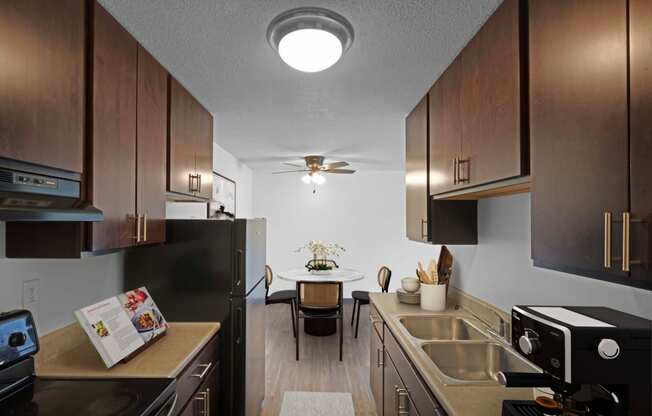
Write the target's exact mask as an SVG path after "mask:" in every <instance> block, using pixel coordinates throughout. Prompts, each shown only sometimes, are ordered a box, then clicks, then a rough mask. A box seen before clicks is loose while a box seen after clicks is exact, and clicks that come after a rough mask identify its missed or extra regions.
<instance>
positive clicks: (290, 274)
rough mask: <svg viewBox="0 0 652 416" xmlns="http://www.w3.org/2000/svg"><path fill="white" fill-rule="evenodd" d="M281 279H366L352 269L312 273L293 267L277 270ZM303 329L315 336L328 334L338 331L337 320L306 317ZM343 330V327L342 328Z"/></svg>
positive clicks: (332, 280) (343, 280)
mask: <svg viewBox="0 0 652 416" xmlns="http://www.w3.org/2000/svg"><path fill="white" fill-rule="evenodd" d="M276 275H277V276H278V277H279V279H283V280H287V281H290V282H299V281H303V282H342V283H347V282H354V281H356V280H362V279H364V274H363V273H361V272H359V271H357V270H352V269H335V270H333V271H332V272H331V273H329V274H321V275H318V274H312V273H310V272H309V271H308V270H306V269H305V268H304V269H292V270H286V271H283V272H277V273H276ZM303 330H304V332H305V333H306V334H309V335H314V336H319V337H323V336H328V335H333V334H335V333H336V332H337V322H336V320H335V319H311V318H308V317H306V318H305V319H304V325H303ZM342 330H343V329H342Z"/></svg>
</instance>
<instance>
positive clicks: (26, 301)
mask: <svg viewBox="0 0 652 416" xmlns="http://www.w3.org/2000/svg"><path fill="white" fill-rule="evenodd" d="M38 287H39V279H32V280H26V281H24V282H23V308H28V309H30V310H36V309H37V306H38V302H39V290H38Z"/></svg>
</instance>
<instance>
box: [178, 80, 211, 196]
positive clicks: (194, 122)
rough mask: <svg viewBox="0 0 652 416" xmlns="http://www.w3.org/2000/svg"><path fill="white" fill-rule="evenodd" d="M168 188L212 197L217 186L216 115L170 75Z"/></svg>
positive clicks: (191, 194) (188, 193) (183, 192)
mask: <svg viewBox="0 0 652 416" xmlns="http://www.w3.org/2000/svg"><path fill="white" fill-rule="evenodd" d="M169 88H170V93H169V98H170V99H169V104H168V105H169V117H170V119H169V123H170V124H169V131H168V134H169V136H168V191H170V192H175V193H178V194H184V195H190V196H196V197H200V198H205V199H208V198H210V197H211V195H212V192H213V189H212V182H213V116H212V115H211V114H210V113H209V112H208V111H206V110H205V109H204V107H202V105H201V104H199V102H198V101H197V100H196V99H195V98H194V97H193V96H192V95H191V94H190V93H189V92H188V91H187V90H186V89H185V88H184V87H183V85H181V84H180V83H179V82H178V81H177V80H176V79H174V78H173V77H170V87H169Z"/></svg>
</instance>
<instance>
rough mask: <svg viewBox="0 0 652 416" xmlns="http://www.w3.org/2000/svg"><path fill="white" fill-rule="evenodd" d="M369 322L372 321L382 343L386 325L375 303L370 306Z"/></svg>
mask: <svg viewBox="0 0 652 416" xmlns="http://www.w3.org/2000/svg"><path fill="white" fill-rule="evenodd" d="M369 320H370V321H371V326H372V327H373V328H374V329H375V330H376V334H378V336H379V337H380V340H381V341H382V340H383V337H384V334H383V332H384V331H383V328H384V326H385V325H384V322H383V318H381V317H380V313H378V309H376V307H375V306H374V304H373V303H371V304H370V305H369Z"/></svg>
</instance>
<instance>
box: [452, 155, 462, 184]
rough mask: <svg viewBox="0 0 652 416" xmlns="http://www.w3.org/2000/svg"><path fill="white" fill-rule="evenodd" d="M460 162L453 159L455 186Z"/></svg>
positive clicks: (457, 159)
mask: <svg viewBox="0 0 652 416" xmlns="http://www.w3.org/2000/svg"><path fill="white" fill-rule="evenodd" d="M459 166H460V160H459V158H457V157H456V158H455V159H453V185H457V174H458V173H459Z"/></svg>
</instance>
